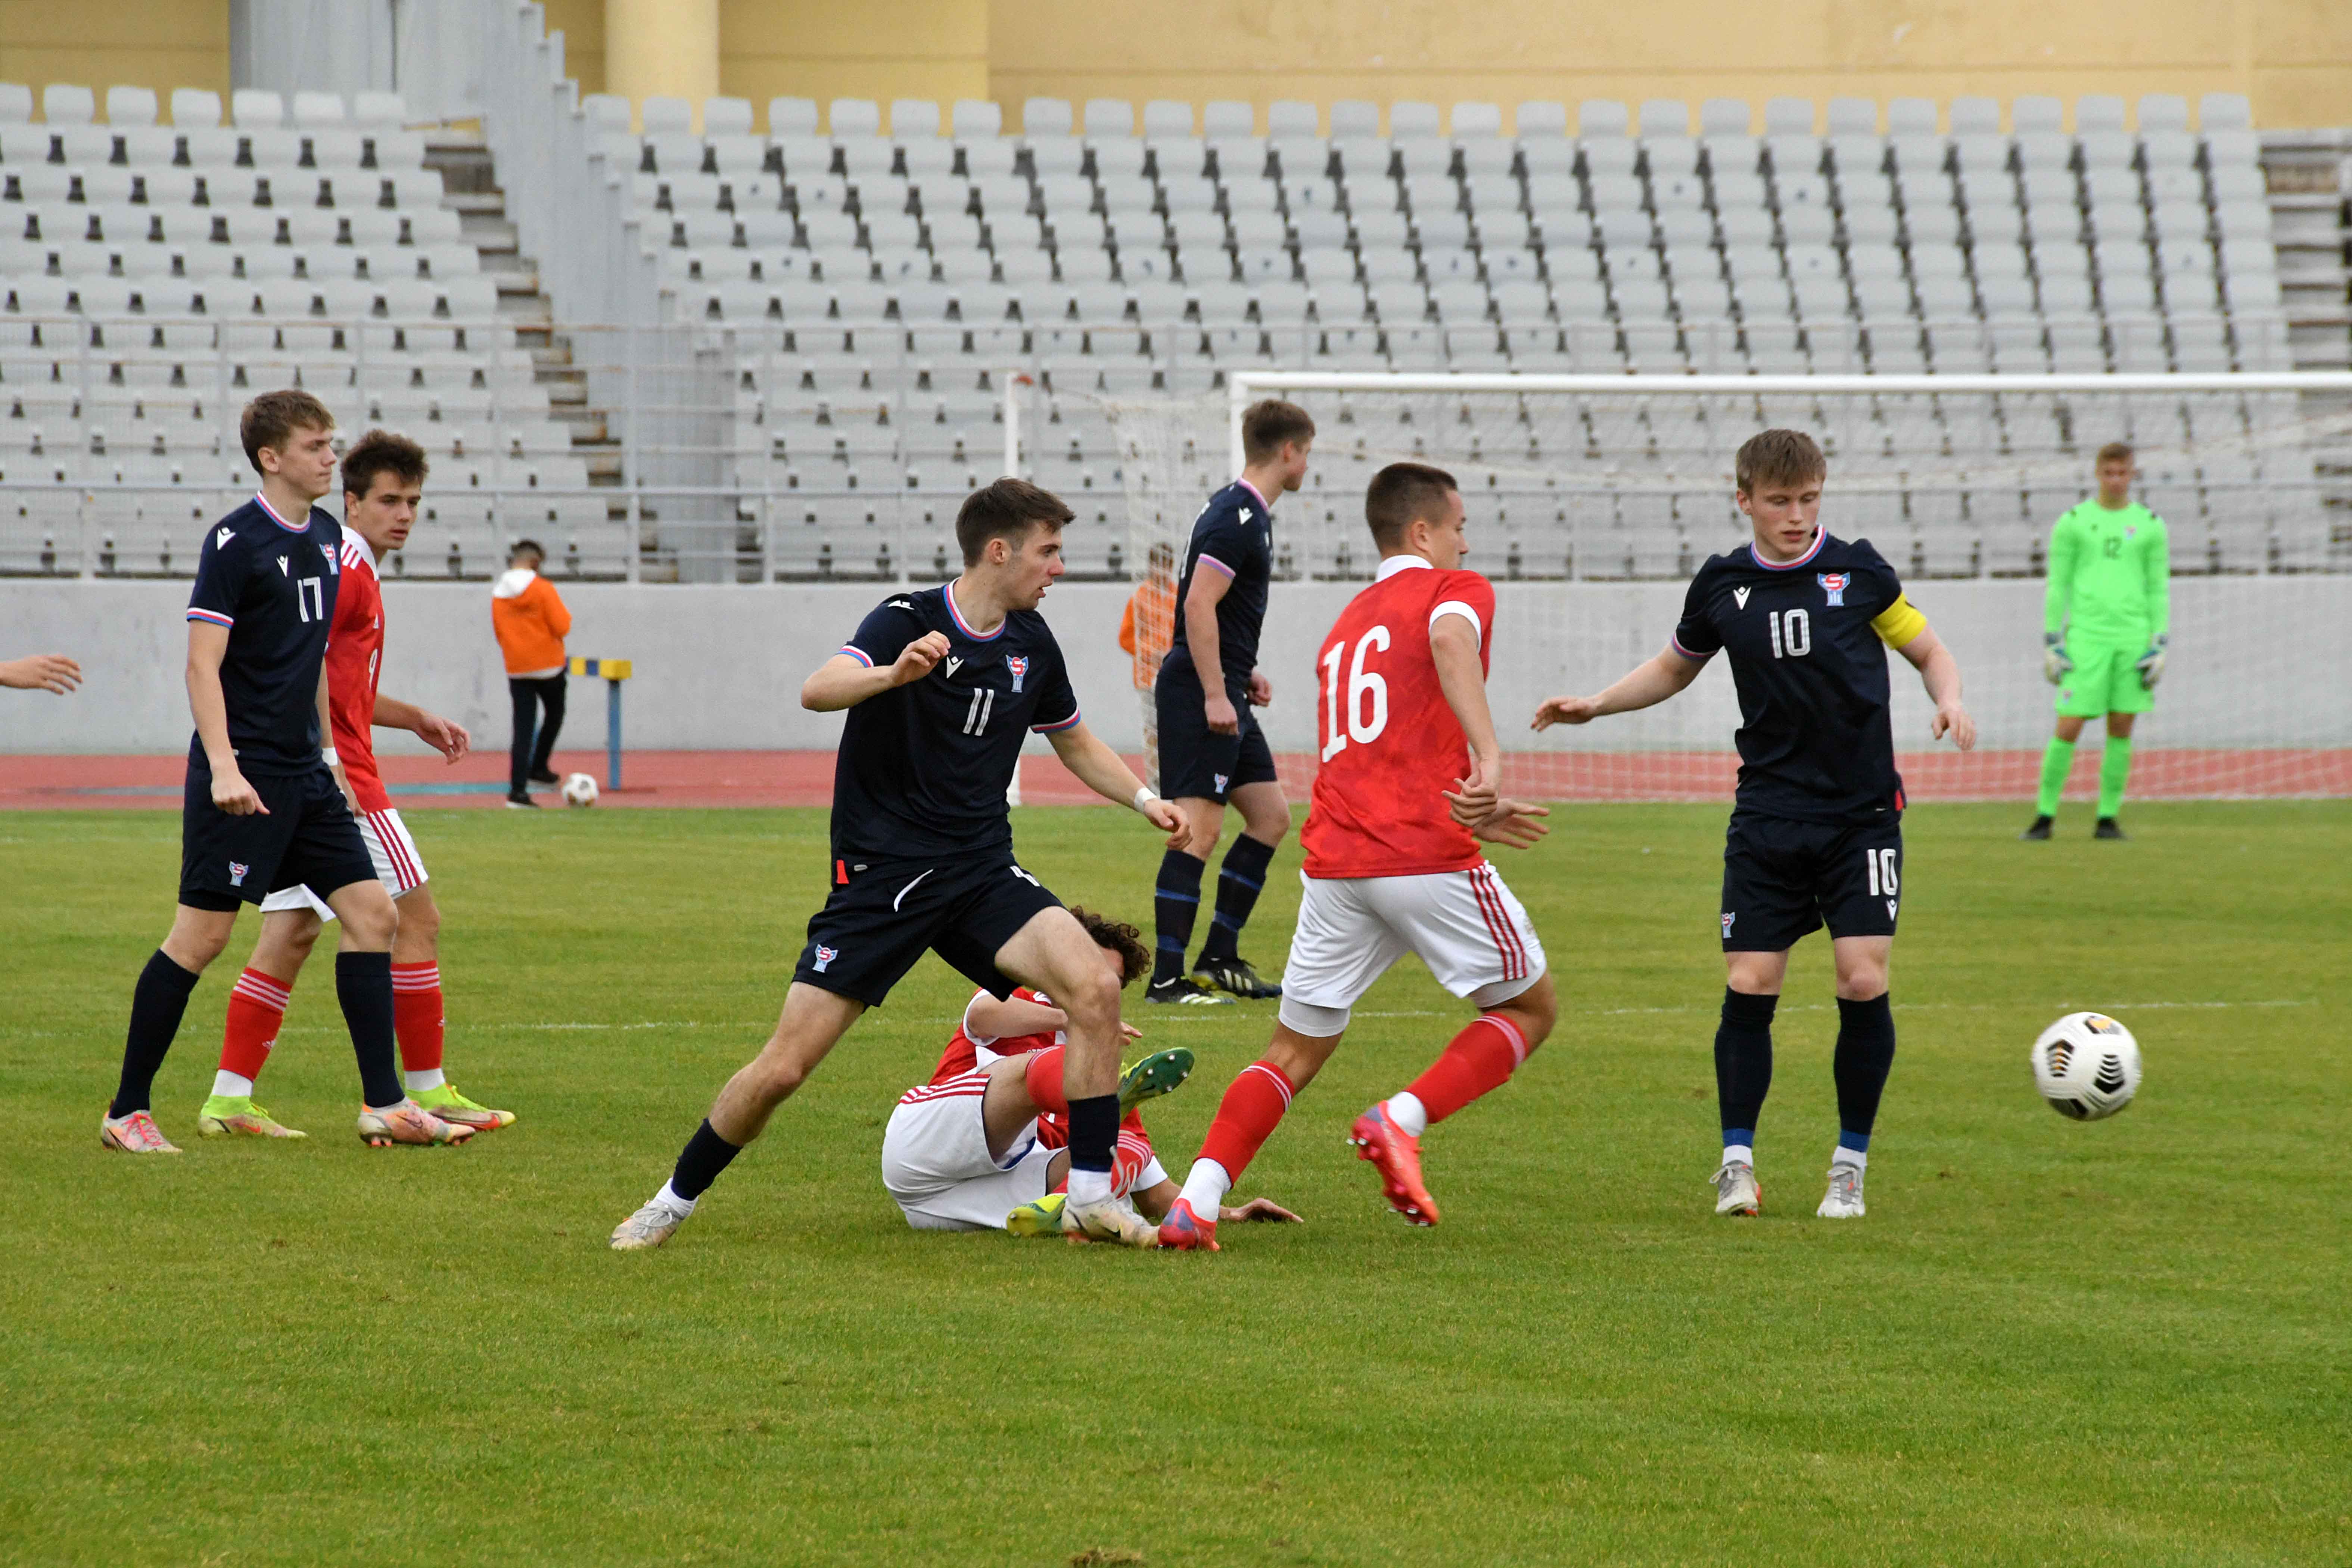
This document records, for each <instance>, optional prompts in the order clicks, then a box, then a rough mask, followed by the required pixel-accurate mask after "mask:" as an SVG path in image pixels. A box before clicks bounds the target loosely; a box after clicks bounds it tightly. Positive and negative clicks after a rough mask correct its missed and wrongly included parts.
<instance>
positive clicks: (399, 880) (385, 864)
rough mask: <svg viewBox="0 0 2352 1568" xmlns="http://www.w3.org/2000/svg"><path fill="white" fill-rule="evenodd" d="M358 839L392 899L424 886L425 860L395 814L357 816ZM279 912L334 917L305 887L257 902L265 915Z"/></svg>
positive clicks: (284, 890) (388, 809) (388, 811)
mask: <svg viewBox="0 0 2352 1568" xmlns="http://www.w3.org/2000/svg"><path fill="white" fill-rule="evenodd" d="M360 837H362V838H363V839H365V840H366V841H367V848H368V858H369V859H371V860H373V861H374V862H375V879H376V880H377V881H379V882H382V883H383V886H384V890H385V891H386V892H388V893H390V894H391V895H392V896H393V897H394V898H395V899H396V898H399V897H400V896H401V895H402V894H404V893H413V892H415V891H416V889H419V888H421V887H423V886H425V858H424V857H423V856H421V855H419V854H417V852H416V840H415V839H414V838H412V837H409V836H408V824H406V823H404V822H403V821H401V820H400V813H399V812H397V811H394V809H393V808H392V807H390V806H386V807H384V809H383V810H382V811H363V812H362V813H360ZM278 910H310V911H311V912H312V913H314V914H316V915H317V916H318V917H319V918H320V920H322V921H331V920H333V919H334V918H335V911H334V910H331V909H329V908H328V907H327V900H324V899H322V898H320V897H319V895H318V894H316V893H314V892H312V891H311V890H310V889H308V888H301V887H296V888H280V889H278V890H277V891H276V892H274V893H272V894H270V895H269V896H268V898H266V899H264V900H261V912H262V913H263V914H265V915H268V914H276V913H277V912H278Z"/></svg>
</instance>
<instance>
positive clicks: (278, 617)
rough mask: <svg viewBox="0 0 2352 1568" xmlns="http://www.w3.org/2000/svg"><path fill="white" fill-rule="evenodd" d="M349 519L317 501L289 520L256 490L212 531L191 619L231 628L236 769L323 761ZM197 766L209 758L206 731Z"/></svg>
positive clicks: (196, 742)
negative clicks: (331, 647)
mask: <svg viewBox="0 0 2352 1568" xmlns="http://www.w3.org/2000/svg"><path fill="white" fill-rule="evenodd" d="M342 549H343V526H342V524H341V523H339V522H337V521H335V520H334V518H333V517H332V516H331V515H329V514H328V513H326V512H323V511H321V510H319V509H318V508H317V507H312V508H311V509H310V516H309V517H308V518H306V519H304V520H303V521H302V522H300V523H299V524H294V523H289V522H288V521H286V520H285V519H284V518H281V517H279V516H278V513H277V512H276V511H274V510H271V508H270V505H269V503H268V501H266V500H263V499H262V498H261V497H259V496H255V497H254V498H253V499H252V500H249V501H247V502H246V503H245V504H244V505H243V506H241V507H238V508H237V509H236V510H235V511H233V512H230V513H229V514H228V515H227V516H226V517H225V518H222V519H221V520H220V521H218V522H216V523H215V524H213V525H212V527H210V528H208V529H206V530H205V542H204V548H203V549H202V550H200V551H198V552H197V553H196V585H195V587H194V590H193V591H192V592H190V594H189V595H188V619H189V620H191V621H202V622H205V623H206V624H208V625H211V626H226V627H227V628H228V651H227V653H226V654H225V655H224V656H223V657H222V658H221V667H220V681H221V698H222V700H223V703H224V705H225V706H226V708H227V710H228V742H229V746H230V748H231V749H232V750H233V751H235V752H236V765H237V768H238V769H239V771H241V772H244V773H257V774H268V775H283V774H289V773H308V772H309V771H310V770H311V769H312V768H315V767H317V766H318V765H319V745H320V741H319V665H320V660H321V659H322V658H325V656H326V651H327V628H328V624H329V623H330V622H331V621H332V620H333V619H334V618H335V590H336V588H337V586H338V585H339V584H340V583H341V561H342ZM188 763H189V765H190V766H191V767H196V768H209V767H210V766H211V764H210V763H209V762H207V761H206V759H205V747H204V742H203V740H202V738H201V737H199V738H196V739H193V740H191V741H190V742H188Z"/></svg>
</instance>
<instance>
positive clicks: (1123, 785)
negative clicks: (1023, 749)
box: [1045, 722, 1192, 849]
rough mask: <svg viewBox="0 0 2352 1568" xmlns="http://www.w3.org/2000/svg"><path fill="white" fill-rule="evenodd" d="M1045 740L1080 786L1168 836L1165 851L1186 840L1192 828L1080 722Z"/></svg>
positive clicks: (1179, 812)
mask: <svg viewBox="0 0 2352 1568" xmlns="http://www.w3.org/2000/svg"><path fill="white" fill-rule="evenodd" d="M1045 739H1047V740H1048V741H1051V742H1053V743H1054V754H1055V756H1057V757H1059V758H1061V759H1062V765H1063V766H1064V767H1066V768H1067V769H1069V770H1070V771H1071V772H1072V773H1076V774H1077V775H1078V782H1079V783H1080V784H1085V785H1086V786H1087V788H1088V789H1090V790H1092V791H1094V792H1095V793H1096V794H1097V795H1100V796H1102V797H1103V798H1104V799H1105V800H1108V801H1115V802H1117V803H1118V805H1131V806H1133V807H1134V808H1135V809H1136V810H1137V811H1139V812H1141V813H1142V814H1143V816H1144V819H1145V820H1146V821H1148V822H1150V824H1151V826H1154V827H1157V828H1159V829H1160V831H1161V832H1163V833H1165V834H1167V835H1168V847H1169V848H1171V849H1176V848H1181V847H1182V846H1183V844H1184V843H1185V841H1186V840H1187V839H1189V838H1190V837H1191V835H1192V829H1191V828H1190V827H1189V826H1187V825H1186V824H1185V821H1184V814H1183V813H1182V812H1181V811H1178V810H1177V809H1176V807H1175V806H1174V805H1173V804H1171V802H1168V801H1164V800H1162V799H1160V797H1159V796H1158V795H1154V794H1152V793H1151V791H1150V788H1149V787H1148V786H1147V785H1146V784H1144V782H1143V781H1142V780H1141V779H1139V778H1137V777H1136V776H1135V773H1134V771H1133V770H1132V769H1130V768H1129V766H1128V765H1127V763H1125V762H1123V761H1121V760H1120V758H1119V754H1118V752H1114V751H1112V750H1111V749H1110V747H1109V745H1108V743H1107V742H1105V741H1104V740H1103V739H1102V737H1101V736H1099V735H1097V734H1096V733H1095V732H1094V731H1092V730H1089V729H1087V727H1086V725H1085V724H1084V723H1083V722H1081V723H1076V724H1073V725H1071V726H1070V727H1069V728H1068V729H1066V730H1056V731H1054V732H1053V733H1052V734H1050V735H1047V736H1046V737H1045Z"/></svg>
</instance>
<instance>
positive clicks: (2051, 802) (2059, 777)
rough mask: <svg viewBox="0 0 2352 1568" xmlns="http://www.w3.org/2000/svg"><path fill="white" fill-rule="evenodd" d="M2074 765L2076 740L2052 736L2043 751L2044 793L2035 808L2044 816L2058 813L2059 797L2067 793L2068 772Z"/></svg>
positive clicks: (2034, 804)
mask: <svg viewBox="0 0 2352 1568" xmlns="http://www.w3.org/2000/svg"><path fill="white" fill-rule="evenodd" d="M2072 767H2074V742H2072V741H2067V740H2062V739H2060V738H2059V737H2058V736H2056V735H2053V736H2051V737H2050V744H2049V745H2048V746H2047V747H2046V748H2045V749H2044V750H2043V751H2042V794H2041V795H2040V796H2038V797H2037V798H2036V799H2035V801H2034V803H2033V809H2034V810H2035V811H2036V812H2037V813H2039V814H2040V815H2042V816H2057V815H2058V797H2059V796H2060V795H2063V794H2064V793H2065V790H2066V773H2067V771H2068V770H2069V769H2071V768H2072Z"/></svg>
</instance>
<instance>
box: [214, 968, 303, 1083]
mask: <svg viewBox="0 0 2352 1568" xmlns="http://www.w3.org/2000/svg"><path fill="white" fill-rule="evenodd" d="M293 994H294V993H293V989H292V987H290V986H289V985H288V984H286V983H285V982H283V981H281V980H278V979H275V978H273V977H272V976H270V975H267V974H264V973H262V972H261V971H259V970H258V969H248V970H247V971H246V972H245V973H242V974H240V975H238V976H237V977H236V985H234V986H232V987H231V988H230V990H229V994H228V1025H227V1026H226V1028H225V1029H223V1030H222V1032H221V1059H220V1065H221V1071H223V1072H233V1073H235V1074H236V1076H237V1077H239V1078H241V1079H254V1080H257V1079H259V1078H260V1077H261V1068H262V1064H263V1063H265V1062H267V1061H268V1059H269V1047H272V1046H274V1045H276V1044H277V1043H278V1026H279V1025H281V1024H283V1023H285V1021H286V1004H287V1001H288V999H289V998H290V997H291V996H292V995H293Z"/></svg>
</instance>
